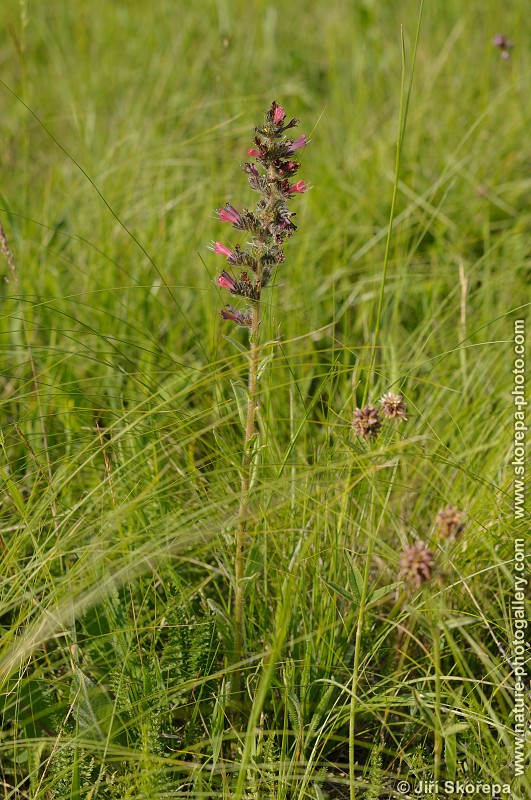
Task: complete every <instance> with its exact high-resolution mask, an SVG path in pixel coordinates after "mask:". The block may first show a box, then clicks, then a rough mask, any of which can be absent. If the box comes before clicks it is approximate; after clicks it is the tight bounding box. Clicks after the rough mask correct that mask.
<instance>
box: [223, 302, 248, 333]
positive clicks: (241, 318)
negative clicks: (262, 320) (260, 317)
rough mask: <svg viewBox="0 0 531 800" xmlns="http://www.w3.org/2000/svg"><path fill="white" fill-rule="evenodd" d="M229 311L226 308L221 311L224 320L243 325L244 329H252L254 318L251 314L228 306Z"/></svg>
mask: <svg viewBox="0 0 531 800" xmlns="http://www.w3.org/2000/svg"><path fill="white" fill-rule="evenodd" d="M226 308H227V311H225V309H224V308H222V309H221V316H222V317H223V319H230V320H232V321H233V322H235V323H236V324H237V325H241V326H242V328H250V327H251V325H252V316H251V314H250V313H249V312H248V311H246V312H243V311H238V309H237V308H234V306H229V305H227V306H226Z"/></svg>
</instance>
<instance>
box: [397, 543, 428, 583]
mask: <svg viewBox="0 0 531 800" xmlns="http://www.w3.org/2000/svg"><path fill="white" fill-rule="evenodd" d="M434 567H435V561H434V559H433V553H432V551H431V550H430V549H429V548H428V547H426V545H425V544H424V543H423V542H417V544H414V545H411V547H406V548H405V550H403V551H402V553H401V555H400V573H399V574H400V577H401V578H402V579H403V580H404V581H405V582H406V583H408V584H409V585H410V586H414V587H415V588H417V589H418V588H419V586H422V584H423V583H426V581H429V580H430V578H431V576H432V573H433V570H434Z"/></svg>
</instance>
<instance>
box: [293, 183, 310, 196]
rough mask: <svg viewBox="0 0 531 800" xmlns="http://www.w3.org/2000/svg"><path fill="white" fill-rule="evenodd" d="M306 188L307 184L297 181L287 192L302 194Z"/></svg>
mask: <svg viewBox="0 0 531 800" xmlns="http://www.w3.org/2000/svg"><path fill="white" fill-rule="evenodd" d="M307 188H308V184H307V183H305V182H304V181H297V183H294V184H293V186H290V187H289V189H288V192H289V193H290V194H293V193H295V192H296V193H297V194H302V193H303V192H305V191H306V190H307Z"/></svg>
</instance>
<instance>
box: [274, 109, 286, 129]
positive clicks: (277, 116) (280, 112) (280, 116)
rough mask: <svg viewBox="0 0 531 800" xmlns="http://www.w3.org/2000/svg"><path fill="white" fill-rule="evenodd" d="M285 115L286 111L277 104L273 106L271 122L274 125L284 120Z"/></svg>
mask: <svg viewBox="0 0 531 800" xmlns="http://www.w3.org/2000/svg"><path fill="white" fill-rule="evenodd" d="M285 116H286V112H285V111H284V109H283V108H282V106H277V107H276V108H275V110H274V112H273V122H274V123H275V124H276V125H278V124H279V122H282V121H283V120H284V117H285Z"/></svg>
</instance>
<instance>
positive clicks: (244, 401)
mask: <svg viewBox="0 0 531 800" xmlns="http://www.w3.org/2000/svg"><path fill="white" fill-rule="evenodd" d="M231 386H232V391H233V393H234V397H235V399H236V406H237V408H238V416H239V418H240V423H241V426H242V428H243V429H244V430H245V427H246V424H247V406H248V404H249V392H248V391H247V388H246V387H245V386H244V384H243V383H242V382H241V381H231Z"/></svg>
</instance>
